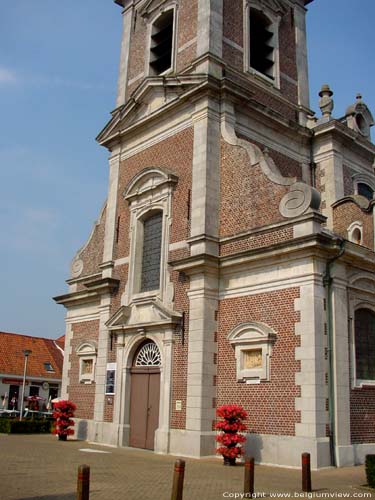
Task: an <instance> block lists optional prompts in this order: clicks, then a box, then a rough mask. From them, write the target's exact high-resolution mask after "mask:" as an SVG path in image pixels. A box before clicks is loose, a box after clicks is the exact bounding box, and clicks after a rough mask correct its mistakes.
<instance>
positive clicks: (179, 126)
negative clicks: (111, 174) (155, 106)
mask: <svg viewBox="0 0 375 500" xmlns="http://www.w3.org/2000/svg"><path fill="white" fill-rule="evenodd" d="M164 125H165V129H164V130H163V128H162V127H160V128H158V129H156V130H154V131H153V133H152V134H150V133H149V134H147V132H146V131H143V132H144V134H143V136H142V138H141V139H137V140H136V141H135V144H134V145H131V141H130V146H127V148H126V149H125V150H124V151H123V152H122V154H121V161H123V160H126V159H128V158H131V157H132V156H134V155H137V154H138V153H140V152H142V151H144V150H145V149H148V148H151V147H152V146H154V145H155V144H158V143H160V142H163V141H165V140H166V139H168V138H169V137H173V136H174V135H176V134H178V133H179V132H182V131H183V130H185V129H187V128H190V127H191V126H192V122H191V117H190V116H189V117H188V118H187V117H185V119H184V117H183V121H181V120H179V121H178V123H173V121H172V122H171V121H170V122H169V123H167V122H165V124H164ZM147 135H149V138H147ZM145 136H146V138H145Z"/></svg>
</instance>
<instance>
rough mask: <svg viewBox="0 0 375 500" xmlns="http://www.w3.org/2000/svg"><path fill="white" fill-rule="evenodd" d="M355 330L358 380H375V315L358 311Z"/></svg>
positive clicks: (367, 311)
mask: <svg viewBox="0 0 375 500" xmlns="http://www.w3.org/2000/svg"><path fill="white" fill-rule="evenodd" d="M354 328H355V361H356V374H357V379H359V380H375V313H374V312H373V311H372V310H370V309H358V310H357V311H356V312H355V326H354Z"/></svg>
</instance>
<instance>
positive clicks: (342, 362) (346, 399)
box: [332, 264, 354, 467]
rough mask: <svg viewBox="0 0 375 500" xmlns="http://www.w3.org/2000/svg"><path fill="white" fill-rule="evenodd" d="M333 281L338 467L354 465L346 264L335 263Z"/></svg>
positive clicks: (334, 382)
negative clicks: (351, 437) (351, 434)
mask: <svg viewBox="0 0 375 500" xmlns="http://www.w3.org/2000/svg"><path fill="white" fill-rule="evenodd" d="M332 274H333V275H334V279H333V283H332V332H333V356H332V358H333V377H334V379H333V384H334V390H335V397H334V406H335V446H336V460H337V466H338V467H344V466H346V465H353V464H354V456H353V448H352V446H351V439H350V371H349V370H350V368H349V329H348V321H349V311H348V297H347V280H346V272H345V267H344V266H343V265H339V264H336V265H335V267H334V271H333V272H332Z"/></svg>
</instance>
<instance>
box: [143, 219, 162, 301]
mask: <svg viewBox="0 0 375 500" xmlns="http://www.w3.org/2000/svg"><path fill="white" fill-rule="evenodd" d="M162 232H163V215H162V212H157V213H155V214H153V215H151V216H150V217H148V218H147V219H145V221H144V222H143V256H142V274H141V292H148V291H150V290H157V289H158V288H159V286H160V259H161V240H162Z"/></svg>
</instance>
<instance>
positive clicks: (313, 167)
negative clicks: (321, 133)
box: [309, 134, 316, 188]
mask: <svg viewBox="0 0 375 500" xmlns="http://www.w3.org/2000/svg"><path fill="white" fill-rule="evenodd" d="M309 142H310V175H311V186H312V187H313V188H316V163H315V161H314V134H312V135H311V137H310V141H309Z"/></svg>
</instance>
